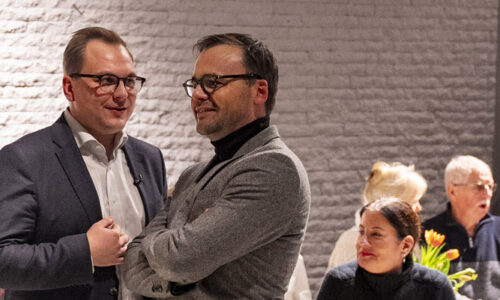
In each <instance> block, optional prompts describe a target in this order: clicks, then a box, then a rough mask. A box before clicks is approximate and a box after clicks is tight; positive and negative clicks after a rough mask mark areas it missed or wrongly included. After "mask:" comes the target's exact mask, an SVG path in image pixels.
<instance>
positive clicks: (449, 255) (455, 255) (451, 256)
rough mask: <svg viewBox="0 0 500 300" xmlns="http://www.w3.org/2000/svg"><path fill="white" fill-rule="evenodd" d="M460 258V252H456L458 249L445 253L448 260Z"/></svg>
mask: <svg viewBox="0 0 500 300" xmlns="http://www.w3.org/2000/svg"><path fill="white" fill-rule="evenodd" d="M459 256H460V252H458V249H450V250H448V251H446V258H448V259H449V260H454V259H457V258H458V257H459Z"/></svg>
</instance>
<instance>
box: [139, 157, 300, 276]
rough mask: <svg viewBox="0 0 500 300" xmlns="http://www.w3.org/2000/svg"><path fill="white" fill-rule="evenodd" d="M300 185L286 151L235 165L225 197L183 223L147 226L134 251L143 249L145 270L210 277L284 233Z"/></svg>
mask: <svg viewBox="0 0 500 300" xmlns="http://www.w3.org/2000/svg"><path fill="white" fill-rule="evenodd" d="M283 158H284V159H283ZM301 187H302V185H301V182H300V179H299V176H298V172H297V170H296V166H295V165H294V164H293V163H292V162H291V161H290V160H289V159H288V158H286V157H284V156H283V155H279V154H276V156H275V157H273V159H265V160H252V161H249V162H248V167H246V168H240V169H239V170H238V169H237V170H235V172H234V176H233V177H232V179H231V180H230V182H229V184H228V186H227V187H226V188H225V190H224V194H223V195H222V197H221V198H219V199H217V200H216V201H215V205H214V206H212V207H207V210H206V211H205V212H203V213H202V214H201V215H200V216H199V217H198V218H196V219H195V220H193V221H192V222H190V223H187V224H185V225H184V226H183V227H181V228H173V229H166V228H165V227H164V226H163V228H161V229H158V230H149V228H148V229H147V230H146V231H147V233H146V234H144V235H141V241H140V250H137V249H134V250H133V251H138V252H141V250H142V253H141V255H144V256H145V258H146V260H147V263H148V265H149V267H150V268H151V269H152V270H153V271H154V273H150V272H143V273H146V274H150V276H151V274H155V276H156V275H158V276H159V277H157V278H163V280H168V281H172V282H176V283H179V284H189V283H193V282H197V281H199V280H201V279H203V278H206V277H207V276H209V275H210V274H211V273H213V272H214V271H215V270H217V269H218V268H219V267H221V266H223V265H225V264H227V263H229V262H231V261H233V260H235V259H238V258H239V257H242V256H244V255H246V254H248V253H250V252H252V251H254V250H255V249H258V248H260V247H261V246H262V245H265V244H267V243H269V242H271V241H273V240H275V239H277V238H279V237H280V236H282V235H283V234H284V233H285V232H286V231H287V230H288V224H289V223H290V222H293V221H294V220H295V218H296V214H294V213H295V212H296V211H297V207H299V205H300V202H301V201H302V196H301V195H302V194H301V191H300V189H301ZM156 218H163V219H166V218H165V215H163V216H162V215H159V216H157V217H156ZM155 221H156V220H155ZM155 221H153V223H157V222H155ZM148 227H149V226H148ZM134 242H137V241H134ZM138 246H139V245H138V244H137V243H136V244H134V246H133V247H134V248H135V247H138ZM132 249H133V248H132V247H130V248H129V251H132ZM136 259H137V257H136ZM136 281H138V280H136ZM150 284H151V283H150Z"/></svg>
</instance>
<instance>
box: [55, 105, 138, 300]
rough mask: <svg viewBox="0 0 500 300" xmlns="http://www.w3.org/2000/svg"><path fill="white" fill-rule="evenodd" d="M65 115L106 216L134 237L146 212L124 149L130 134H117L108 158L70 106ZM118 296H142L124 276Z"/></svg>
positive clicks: (127, 299)
mask: <svg viewBox="0 0 500 300" xmlns="http://www.w3.org/2000/svg"><path fill="white" fill-rule="evenodd" d="M64 117H65V118H66V121H67V122H68V125H69V127H70V128H71V131H72V132H73V136H74V137H75V140H76V144H77V146H78V148H79V149H80V153H81V154H82V157H83V161H84V162H85V165H86V166H87V169H88V171H89V173H90V177H91V178H92V182H93V183H94V187H95V189H96V191H97V196H98V197H99V203H100V206H101V212H102V216H103V218H105V217H113V220H114V223H116V224H118V225H119V226H120V228H121V230H122V231H123V232H124V233H126V234H127V235H128V236H129V238H130V240H129V241H131V240H132V239H133V238H134V237H135V236H137V235H138V234H139V233H140V232H141V231H142V228H143V227H144V225H145V223H146V219H145V218H146V215H145V212H144V206H143V204H142V199H141V196H140V194H139V190H138V189H137V187H136V186H135V185H134V178H133V176H132V174H131V172H130V169H129V167H128V165H127V159H126V157H125V153H124V152H123V150H122V147H123V145H124V144H125V142H126V141H127V139H128V136H127V134H126V133H125V132H124V131H122V132H120V133H119V134H117V135H116V137H115V143H114V149H113V153H112V155H111V157H110V159H108V157H107V155H106V149H105V148H104V146H103V145H102V144H101V143H99V142H98V141H97V140H96V139H95V138H94V137H93V136H92V135H91V134H90V133H89V132H88V131H87V130H86V129H85V128H84V127H83V126H82V125H81V124H80V123H79V122H78V121H77V120H76V119H75V118H74V117H73V116H72V115H71V113H70V112H69V109H67V110H66V111H64ZM116 270H117V275H118V278H121V277H122V276H121V274H120V273H121V269H120V266H117V268H116ZM118 299H121V300H136V299H142V297H141V296H139V295H137V294H134V293H132V292H131V291H130V290H128V289H127V288H126V287H125V285H124V284H123V283H122V281H121V280H120V286H119V297H118Z"/></svg>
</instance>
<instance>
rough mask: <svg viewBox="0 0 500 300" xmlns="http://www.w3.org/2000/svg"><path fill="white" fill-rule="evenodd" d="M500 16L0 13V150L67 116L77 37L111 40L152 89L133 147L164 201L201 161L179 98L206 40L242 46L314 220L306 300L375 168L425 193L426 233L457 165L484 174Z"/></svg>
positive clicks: (273, 8) (307, 249)
mask: <svg viewBox="0 0 500 300" xmlns="http://www.w3.org/2000/svg"><path fill="white" fill-rule="evenodd" d="M497 6H498V1H493V0H481V1H479V0H443V1H435V0H256V1H243V0H203V1H202V0H197V1H184V0H182V1H181V0H165V1H162V0H124V1H101V0H80V1H69V0H38V1H36V0H24V1H17V0H1V1H0V50H1V51H0V61H1V63H0V147H2V146H4V145H6V144H8V143H10V142H12V141H14V140H16V139H17V138H19V137H20V136H22V135H24V134H26V133H29V132H32V131H34V130H37V129H39V128H42V127H45V126H47V125H49V124H51V123H52V122H53V121H54V120H55V119H56V118H57V117H58V116H59V114H60V113H61V111H62V110H63V109H64V108H65V107H66V100H65V98H64V96H63V95H62V90H61V78H62V53H63V50H64V47H65V45H66V43H67V41H68V40H69V37H70V34H71V33H72V32H74V31H75V30H77V29H79V28H81V27H84V26H89V25H99V26H104V27H107V28H111V29H113V30H115V31H117V32H118V33H120V34H121V35H122V36H123V37H124V39H125V40H126V41H127V42H128V44H129V46H130V48H131V50H132V53H134V55H135V57H136V61H137V70H138V73H139V74H141V75H143V76H145V77H147V79H148V80H147V86H146V87H145V88H144V89H143V91H142V92H141V95H140V100H139V101H138V103H137V109H136V112H135V114H134V116H133V118H132V119H131V121H130V124H129V126H128V131H129V132H130V133H131V134H132V135H134V136H137V137H139V138H143V139H145V140H147V141H149V142H151V143H153V144H155V145H157V146H158V147H160V148H161V149H162V151H163V154H164V157H165V162H166V166H167V168H168V174H169V176H170V177H169V178H170V182H169V185H170V186H173V184H174V183H175V181H176V180H177V178H178V176H179V174H180V172H181V171H182V170H183V169H184V168H185V167H187V166H188V165H190V164H193V163H195V162H198V161H200V160H202V159H206V158H208V157H209V156H210V155H211V153H212V147H211V145H210V143H208V141H207V140H206V139H204V138H201V137H199V136H198V135H197V133H196V132H195V131H194V126H193V124H194V120H193V118H192V116H191V113H190V109H189V102H188V99H187V98H186V96H185V95H184V91H183V90H182V87H181V83H182V82H183V81H184V80H186V79H187V78H189V77H190V75H191V72H192V68H193V64H194V57H193V55H192V54H191V53H192V52H191V46H192V44H193V43H194V42H195V41H196V40H198V39H199V38H200V37H202V36H203V35H205V34H212V33H222V32H244V33H250V34H252V35H254V36H255V37H257V38H260V39H262V40H264V41H265V42H266V43H267V44H268V45H269V46H270V48H271V49H272V50H273V51H274V52H275V54H276V56H277V58H278V61H279V65H280V80H281V81H280V89H279V92H278V100H277V106H276V108H275V112H274V113H273V115H272V123H274V124H276V125H278V126H279V128H280V131H281V134H282V136H283V138H284V140H285V141H286V142H287V143H288V145H289V146H290V147H291V148H292V149H293V150H294V151H295V152H296V153H297V154H298V156H299V157H300V158H301V159H302V160H303V162H304V164H305V166H306V168H307V170H308V173H309V176H310V182H311V190H312V208H311V215H310V221H309V227H308V229H307V234H306V238H305V243H304V245H303V248H302V253H303V255H304V259H305V263H306V267H307V270H308V275H309V280H310V285H311V289H312V290H313V293H316V292H317V290H318V288H319V285H320V284H321V280H322V278H323V274H324V272H325V271H326V265H327V261H328V257H329V254H330V251H331V250H332V248H333V246H334V244H335V241H336V239H337V237H338V236H339V234H340V233H341V232H342V231H343V230H345V229H346V228H348V227H350V226H352V224H353V222H354V221H353V213H354V211H355V210H356V208H357V207H358V205H359V203H360V202H359V198H360V193H361V189H362V187H363V184H364V180H365V178H366V177H367V175H368V173H369V169H370V167H371V165H372V164H373V163H374V162H375V161H377V160H385V161H389V162H390V161H400V162H403V163H406V164H408V163H413V164H415V165H416V168H417V170H420V171H421V172H422V174H423V175H424V177H425V178H426V179H427V180H428V182H429V190H428V193H427V194H426V195H425V196H424V198H423V201H422V202H423V207H424V211H423V213H422V217H423V218H424V219H425V218H427V217H429V216H431V215H433V214H435V213H436V212H437V211H438V210H440V209H442V208H443V207H444V203H445V201H444V197H445V194H444V190H443V182H442V177H443V169H444V167H445V165H446V163H447V161H448V160H449V159H450V158H451V157H452V156H453V155H456V154H464V153H468V154H472V155H476V156H478V157H480V158H482V159H484V160H485V161H487V162H491V154H492V147H493V133H494V117H495V114H494V105H495V94H494V93H495V71H496V70H495V63H496V48H497V47H496V45H497V30H496V28H497Z"/></svg>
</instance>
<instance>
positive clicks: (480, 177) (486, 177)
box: [469, 170, 493, 183]
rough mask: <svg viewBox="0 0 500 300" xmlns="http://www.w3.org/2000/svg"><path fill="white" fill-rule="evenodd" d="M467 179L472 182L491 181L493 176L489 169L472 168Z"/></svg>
mask: <svg viewBox="0 0 500 300" xmlns="http://www.w3.org/2000/svg"><path fill="white" fill-rule="evenodd" d="M469 181H470V182H473V183H477V182H491V181H493V176H492V175H491V172H490V171H489V170H472V172H471V173H470V176H469Z"/></svg>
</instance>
